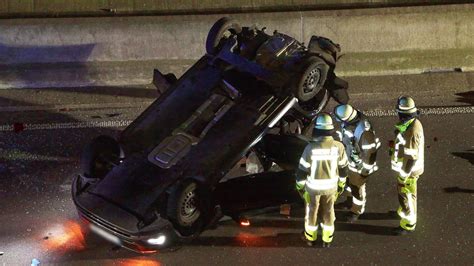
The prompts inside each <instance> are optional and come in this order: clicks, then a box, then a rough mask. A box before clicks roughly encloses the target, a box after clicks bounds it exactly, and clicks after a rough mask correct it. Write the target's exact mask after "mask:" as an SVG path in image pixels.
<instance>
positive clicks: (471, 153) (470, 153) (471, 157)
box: [451, 150, 474, 164]
mask: <svg viewBox="0 0 474 266" xmlns="http://www.w3.org/2000/svg"><path fill="white" fill-rule="evenodd" d="M451 154H452V155H454V156H456V157H459V158H462V159H464V160H468V161H469V163H471V164H474V150H467V151H465V152H452V153H451Z"/></svg>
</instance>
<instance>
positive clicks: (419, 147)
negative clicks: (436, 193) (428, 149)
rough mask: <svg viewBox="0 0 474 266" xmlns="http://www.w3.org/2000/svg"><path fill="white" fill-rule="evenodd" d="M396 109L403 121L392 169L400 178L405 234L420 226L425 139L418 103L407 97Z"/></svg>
mask: <svg viewBox="0 0 474 266" xmlns="http://www.w3.org/2000/svg"><path fill="white" fill-rule="evenodd" d="M396 110H397V113H398V117H399V120H400V122H399V123H398V124H397V125H395V134H396V137H395V141H394V145H393V147H392V148H391V149H390V153H391V162H392V170H394V171H395V172H396V173H397V176H398V177H397V178H398V201H399V203H400V207H399V208H398V210H397V213H398V215H399V216H400V226H399V227H398V228H397V229H396V230H395V233H396V234H397V235H404V234H407V233H409V232H412V231H414V230H415V227H416V219H417V217H416V183H417V180H418V178H419V177H420V175H421V174H423V171H424V146H425V137H424V134H423V126H422V125H421V122H420V120H419V119H418V115H419V112H418V110H417V108H416V106H415V101H414V100H413V99H412V98H410V97H407V96H402V97H400V98H398V102H397V106H396Z"/></svg>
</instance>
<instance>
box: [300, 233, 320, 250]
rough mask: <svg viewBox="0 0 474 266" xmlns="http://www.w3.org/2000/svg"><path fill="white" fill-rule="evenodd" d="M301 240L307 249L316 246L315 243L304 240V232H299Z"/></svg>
mask: <svg viewBox="0 0 474 266" xmlns="http://www.w3.org/2000/svg"><path fill="white" fill-rule="evenodd" d="M301 240H303V241H304V242H305V243H306V245H308V246H309V247H313V246H314V245H316V241H311V240H308V239H307V238H306V236H305V234H304V230H303V232H301Z"/></svg>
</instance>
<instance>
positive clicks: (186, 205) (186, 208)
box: [180, 189, 200, 224]
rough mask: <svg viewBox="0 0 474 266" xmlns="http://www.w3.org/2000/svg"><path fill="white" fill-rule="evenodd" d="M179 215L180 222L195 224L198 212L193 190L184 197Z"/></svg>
mask: <svg viewBox="0 0 474 266" xmlns="http://www.w3.org/2000/svg"><path fill="white" fill-rule="evenodd" d="M180 214H181V220H182V221H183V222H184V223H187V224H188V223H193V222H195V221H196V220H197V218H198V217H199V214H200V212H199V210H198V208H197V196H196V191H195V190H194V189H193V190H191V191H188V192H187V193H186V194H185V195H184V198H183V203H182V205H181V210H180Z"/></svg>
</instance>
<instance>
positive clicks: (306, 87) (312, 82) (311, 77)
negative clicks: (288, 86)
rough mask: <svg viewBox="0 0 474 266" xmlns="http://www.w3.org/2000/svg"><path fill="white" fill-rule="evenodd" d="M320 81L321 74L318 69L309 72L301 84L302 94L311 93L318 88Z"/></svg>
mask: <svg viewBox="0 0 474 266" xmlns="http://www.w3.org/2000/svg"><path fill="white" fill-rule="evenodd" d="M320 79H321V72H320V71H319V69H317V68H314V69H313V70H311V72H309V74H308V76H307V77H306V79H305V81H304V84H303V91H304V93H312V92H313V91H314V90H315V88H316V87H317V86H318V83H319V80H320Z"/></svg>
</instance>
